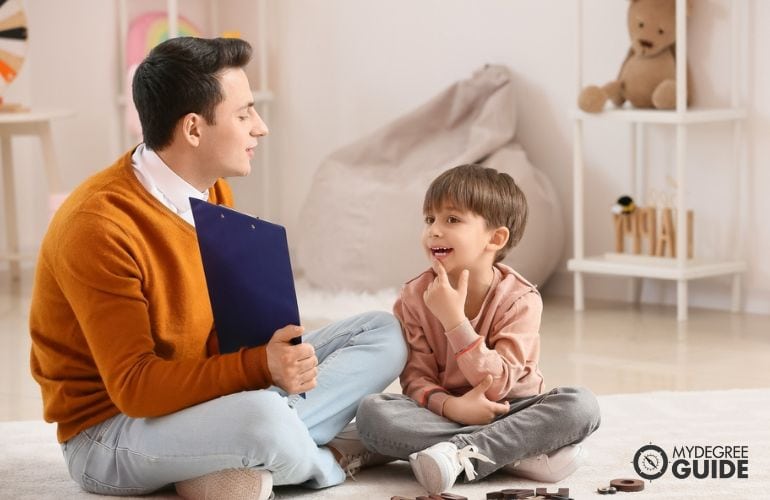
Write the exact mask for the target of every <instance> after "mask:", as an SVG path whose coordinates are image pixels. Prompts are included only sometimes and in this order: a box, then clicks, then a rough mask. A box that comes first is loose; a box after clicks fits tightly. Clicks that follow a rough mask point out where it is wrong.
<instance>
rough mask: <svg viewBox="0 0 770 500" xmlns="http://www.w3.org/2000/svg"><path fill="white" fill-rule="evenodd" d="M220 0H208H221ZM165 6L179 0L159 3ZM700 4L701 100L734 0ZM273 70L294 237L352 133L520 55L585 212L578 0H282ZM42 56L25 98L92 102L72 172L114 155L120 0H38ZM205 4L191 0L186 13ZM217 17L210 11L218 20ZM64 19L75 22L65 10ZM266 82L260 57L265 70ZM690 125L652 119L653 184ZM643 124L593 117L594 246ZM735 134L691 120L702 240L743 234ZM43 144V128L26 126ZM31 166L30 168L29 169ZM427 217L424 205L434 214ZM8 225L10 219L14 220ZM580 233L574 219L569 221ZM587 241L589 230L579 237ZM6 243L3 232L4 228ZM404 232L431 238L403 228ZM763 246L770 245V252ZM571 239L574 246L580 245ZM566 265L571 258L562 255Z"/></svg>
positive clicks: (34, 184)
mask: <svg viewBox="0 0 770 500" xmlns="http://www.w3.org/2000/svg"><path fill="white" fill-rule="evenodd" d="M180 3H181V4H182V10H183V11H185V12H187V10H189V11H190V15H191V17H197V19H194V20H196V21H198V22H200V23H201V24H206V21H207V18H206V14H205V13H206V12H207V11H206V10H205V9H204V8H203V7H201V5H200V2H199V1H197V0H189V1H183V2H180ZM204 3H205V2H204ZM156 4H157V5H159V6H162V5H163V2H156ZM695 4H696V10H695V13H694V15H693V17H692V19H691V24H690V26H691V37H690V51H691V57H690V61H691V66H692V71H693V75H694V80H695V85H696V92H697V98H696V104H698V105H724V104H727V103H728V102H729V90H728V89H729V52H728V50H727V42H728V40H729V38H728V33H727V30H728V28H729V0H699V1H698V2H695ZM748 4H749V9H750V14H751V15H750V26H749V33H748V36H749V42H748V44H749V46H748V50H747V51H746V58H747V60H748V62H749V79H748V82H747V85H746V88H745V89H744V91H745V92H744V93H745V94H746V100H747V102H748V106H749V109H750V118H749V120H748V121H747V124H746V132H747V139H748V148H747V161H748V165H749V177H750V188H751V189H750V191H751V192H750V194H749V202H750V203H751V209H752V210H751V213H752V214H753V215H752V216H751V219H750V220H749V226H750V231H749V232H748V234H747V235H746V237H745V239H744V240H745V243H746V247H747V254H748V259H749V267H750V272H749V273H748V275H747V279H746V290H747V292H748V296H747V307H748V309H749V310H752V311H758V312H763V313H770V263H768V261H767V259H763V258H762V257H764V253H765V252H766V250H767V249H769V248H770V228H769V227H768V225H767V224H763V222H762V217H761V216H760V214H762V213H768V212H769V210H768V209H769V208H770V206H769V205H770V201H768V198H769V197H768V196H767V194H768V188H770V178H769V177H770V169H768V168H767V160H766V159H767V158H768V157H770V140H768V139H770V120H769V118H768V117H769V115H770V60H768V58H767V57H766V54H765V52H764V50H763V47H767V46H770V40H768V38H770V35H768V33H767V30H766V29H763V27H766V26H768V25H770V2H766V1H764V0H748ZM268 5H269V12H268V13H267V15H268V19H269V37H270V50H269V53H270V58H271V61H270V68H271V76H270V82H271V86H272V87H273V91H274V92H275V94H276V101H275V102H274V103H273V105H272V107H271V117H270V118H271V119H270V121H269V123H268V125H269V126H270V129H271V136H270V137H269V138H268V139H267V140H266V143H267V144H269V146H270V148H271V169H272V170H271V173H272V174H273V180H274V182H275V184H274V187H276V189H277V191H276V192H274V193H273V194H274V196H273V198H274V199H275V200H278V202H277V205H276V207H275V210H274V214H273V215H274V218H276V219H278V220H279V221H280V222H283V223H284V224H286V225H287V226H288V228H289V234H290V235H291V234H292V233H293V231H296V230H298V227H299V226H298V224H297V217H298V214H299V209H300V207H301V204H302V201H303V199H304V196H305V195H306V193H307V191H308V189H309V186H310V184H311V181H312V176H313V173H314V171H315V169H316V168H317V167H318V165H319V163H320V162H321V161H322V160H323V158H324V157H325V156H326V155H328V154H329V153H330V152H332V151H334V150H335V149H336V148H338V147H340V146H342V145H345V144H347V143H349V142H351V141H353V140H355V139H356V138H358V137H360V136H362V135H364V134H366V133H368V132H370V131H372V130H374V129H376V128H378V127H379V126H381V125H383V124H385V123H387V122H388V121H390V120H392V119H394V118H396V117H398V116H400V115H401V114H403V113H405V112H407V111H409V110H411V109H413V108H414V107H415V106H417V105H419V104H420V103H422V102H424V101H425V100H426V99H428V98H430V97H431V96H433V95H434V94H436V93H437V92H438V91H440V90H441V89H443V88H445V87H446V86H448V85H449V84H451V83H452V82H454V81H456V80H458V79H462V78H467V77H469V76H470V74H471V73H472V72H473V71H474V70H475V69H476V68H478V67H479V66H481V65H483V64H485V63H488V62H490V63H502V64H506V65H508V66H509V67H511V69H512V70H513V71H514V75H515V78H516V81H515V85H516V88H517V90H518V106H519V110H520V112H519V116H520V121H519V126H518V134H519V137H518V139H519V141H520V142H521V143H522V145H523V146H524V147H525V148H526V150H527V151H528V154H529V157H530V160H531V161H532V162H533V164H535V165H536V166H538V167H539V168H541V169H542V170H543V171H545V172H546V173H547V174H548V175H549V177H550V178H551V180H552V181H553V183H554V185H555V188H556V190H557V192H558V193H559V196H560V197H561V199H562V203H563V205H564V209H565V220H566V221H567V223H568V228H570V227H571V212H572V211H571V199H572V188H571V162H572V123H571V120H570V118H569V112H570V110H571V109H572V108H573V104H574V101H575V95H576V82H575V14H576V10H575V7H574V4H573V2H565V1H563V0H476V1H470V0H417V1H415V0H390V1H387V2H386V1H377V0H268ZM220 7H221V8H220V23H219V24H220V29H228V30H229V29H236V30H241V31H242V32H243V34H244V36H245V37H246V38H247V39H249V40H251V41H252V42H254V41H255V39H254V37H255V34H256V19H255V16H256V15H257V11H256V8H255V5H254V2H250V1H249V0H228V1H227V2H220ZM626 8H627V3H626V2H619V1H617V0H585V13H586V29H585V32H586V37H585V55H586V57H587V60H586V64H585V66H584V68H583V77H584V81H585V82H586V83H589V82H590V83H593V82H596V83H603V82H605V81H608V80H610V79H611V78H613V77H614V75H615V74H616V73H617V70H618V68H619V66H620V63H621V61H622V59H623V56H624V55H625V52H626V50H627V36H626V32H625V10H626ZM27 9H28V16H29V19H30V30H31V33H30V36H31V42H30V56H29V60H28V61H27V64H26V65H25V67H24V69H23V70H22V75H21V77H20V79H19V81H17V82H15V83H14V85H13V86H12V87H11V89H10V91H9V94H8V95H7V99H8V100H11V98H10V97H11V95H15V96H19V97H18V100H22V101H26V99H29V101H26V102H31V103H32V104H33V105H35V106H38V105H39V106H44V105H50V106H54V105H55V106H65V107H72V108H74V109H76V110H77V112H78V114H77V116H76V117H74V118H71V119H68V120H67V121H66V122H65V121H62V122H61V123H60V124H58V125H57V127H56V129H55V131H54V133H55V135H56V142H57V146H58V148H59V152H60V158H61V164H62V168H63V170H64V171H65V172H66V173H67V175H66V177H65V179H66V184H67V187H69V188H71V187H73V186H74V185H76V184H77V183H78V182H80V181H81V180H82V179H83V178H85V177H86V176H87V175H88V174H90V173H91V172H94V171H96V170H98V169H99V168H102V167H103V166H104V165H106V164H108V163H109V162H110V161H111V160H113V159H114V156H115V155H116V154H117V152H118V151H119V150H120V145H119V143H118V131H119V126H118V121H117V120H118V117H117V116H116V113H117V111H116V110H117V108H116V107H115V105H114V98H115V95H116V93H117V90H116V89H117V85H118V76H117V59H116V57H117V45H116V44H117V35H116V26H117V22H116V20H115V5H114V3H113V2H106V1H104V0H68V1H67V2H50V1H46V0H28V1H27ZM186 9H187V10H186ZM201 18H202V19H201ZM62 19H67V20H68V21H67V22H66V23H62V22H61V20H62ZM249 75H250V77H251V78H252V79H253V80H255V79H256V78H257V77H258V75H257V74H256V73H255V70H254V68H253V67H252V68H250V70H249ZM671 132H672V131H671V130H670V129H666V128H663V127H659V128H654V129H651V130H649V131H648V134H647V137H648V140H649V142H650V143H651V144H652V145H653V147H652V148H651V149H650V153H649V156H648V157H649V162H650V166H651V169H650V170H651V174H650V177H649V180H648V182H649V183H650V185H656V184H657V185H661V186H663V183H664V182H665V181H664V179H665V175H666V174H667V173H673V171H674V170H673V152H672V151H673V145H674V143H673V141H672V133H671ZM628 137H629V133H628V131H627V130H624V129H623V128H622V127H621V128H619V127H617V126H614V127H610V126H603V125H595V126H591V127H590V128H589V129H588V130H587V138H588V149H587V152H586V153H587V155H586V160H587V163H588V173H587V179H586V185H587V186H588V187H589V188H590V194H591V195H590V196H588V197H587V200H588V206H587V208H586V217H587V220H588V221H593V223H592V224H590V227H589V230H588V233H587V235H586V242H587V252H588V253H599V252H603V251H605V250H606V249H608V248H610V247H611V241H612V239H611V228H610V224H609V222H608V218H609V216H608V206H609V205H610V204H611V203H612V202H613V201H614V199H615V198H617V196H618V195H619V194H622V193H624V192H625V191H627V189H628V185H629V182H630V177H629V175H628V172H627V168H625V167H624V162H625V161H626V159H627V157H628V153H627V148H626V146H627V140H628ZM730 137H731V132H730V129H729V127H727V126H725V125H709V126H699V127H693V128H691V132H690V146H691V154H690V167H689V170H688V175H689V179H691V180H692V185H691V187H690V188H689V189H688V200H689V201H690V202H691V205H692V207H693V208H694V210H695V213H696V221H697V222H696V253H698V254H699V255H703V256H711V255H714V256H724V255H727V254H728V253H729V251H730V249H731V247H732V245H733V244H734V238H732V237H731V232H730V231H731V229H732V228H733V227H734V226H735V224H736V223H737V221H736V220H735V211H734V210H733V208H732V207H733V206H734V205H735V190H734V188H733V185H734V182H733V176H732V175H731V174H732V169H733V167H732V166H731V165H730V163H729V162H730V160H731V155H730V153H731V151H732V149H731V147H732V146H731V144H730ZM26 141H27V142H29V141H31V140H26ZM22 146H23V148H20V149H26V152H25V151H22V154H26V155H27V156H28V157H29V159H30V161H29V165H25V168H24V171H23V172H20V173H19V179H18V186H19V189H20V191H22V192H23V193H25V196H24V197H23V198H21V199H20V202H19V203H20V205H22V208H23V209H25V211H26V213H27V215H26V216H25V217H26V219H25V221H24V226H23V234H22V243H23V244H24V245H25V246H27V247H30V246H34V245H35V244H36V242H37V241H38V240H39V238H40V237H41V236H42V234H43V232H44V228H45V221H46V215H45V193H44V190H43V187H42V186H41V185H40V184H39V183H40V179H41V170H40V168H39V166H38V165H35V163H39V161H40V159H39V153H37V152H36V150H35V149H34V147H32V144H22ZM17 170H19V169H17ZM258 188H259V186H258V184H257V183H256V178H255V177H252V178H251V179H246V180H239V181H238V182H236V193H237V195H238V196H239V199H238V200H237V201H239V202H240V206H241V207H243V208H244V209H246V210H249V211H252V212H254V211H256V207H258V206H259V204H258V203H257V202H258V195H257V193H258V192H259V191H258ZM418 216H419V215H418ZM0 224H1V223H0ZM569 230H570V231H571V229H569ZM567 240H568V241H571V238H568V239H567ZM0 241H2V239H0ZM402 244H413V242H403V243H402ZM763 250H764V251H765V252H763ZM571 251H572V250H571V244H570V245H568V248H565V252H564V256H565V259H566V258H567V256H569V255H570V254H571ZM562 269H563V266H562ZM624 281H625V280H623V279H619V278H611V279H609V278H608V279H600V278H589V280H588V284H589V287H588V291H589V296H597V297H617V296H618V294H619V293H620V294H622V293H623V292H624V290H625V283H624ZM570 283H571V275H570V274H569V273H567V272H566V271H561V272H559V273H557V274H556V275H555V276H554V278H553V279H552V281H551V283H550V284H549V286H548V289H549V290H550V291H551V292H552V293H570V292H571V286H570ZM674 295H675V294H674V289H673V287H672V286H671V284H668V283H660V282H650V283H649V284H648V285H646V286H645V298H646V299H647V300H650V301H667V302H672V301H673V300H674ZM691 299H692V302H693V303H694V304H696V305H697V304H700V305H705V306H713V307H726V306H727V304H728V303H729V280H727V279H710V280H704V281H696V282H691Z"/></svg>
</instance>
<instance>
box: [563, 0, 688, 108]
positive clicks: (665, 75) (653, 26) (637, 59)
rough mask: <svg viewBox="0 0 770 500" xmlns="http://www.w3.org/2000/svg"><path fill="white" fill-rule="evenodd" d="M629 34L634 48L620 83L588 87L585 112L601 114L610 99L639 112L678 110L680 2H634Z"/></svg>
mask: <svg viewBox="0 0 770 500" xmlns="http://www.w3.org/2000/svg"><path fill="white" fill-rule="evenodd" d="M689 9H690V3H689V0H688V11H689ZM628 33H629V35H630V37H631V48H630V49H629V50H628V55H627V56H626V59H625V61H623V65H622V66H621V68H620V74H619V75H618V78H617V80H613V81H611V82H609V83H607V84H606V85H604V86H602V87H598V86H596V85H591V86H588V87H585V88H584V89H583V90H582V91H581V92H580V96H579V97H578V106H579V107H580V109H582V110H583V111H586V112H589V113H598V112H600V111H602V109H604V105H605V103H606V102H607V100H608V99H609V100H611V101H612V102H613V104H615V106H622V105H623V103H624V102H626V101H629V102H630V103H631V104H632V105H633V106H634V107H637V108H656V109H674V108H675V107H676V0H630V4H629V6H628ZM687 81H688V92H687V96H688V99H687V100H688V103H689V101H690V95H691V93H690V85H689V81H690V78H689V77H688V78H687Z"/></svg>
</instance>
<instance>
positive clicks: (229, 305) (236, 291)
mask: <svg viewBox="0 0 770 500" xmlns="http://www.w3.org/2000/svg"><path fill="white" fill-rule="evenodd" d="M190 205H191V207H192V213H193V219H194V220H195V231H196V232H197V234H198V247H199V248H200V253H201V259H202V261H203V271H204V273H205V275H206V286H207V287H208V291H209V299H210V301H211V308H212V310H213V312H214V325H215V326H216V330H217V337H218V340H219V351H220V352H221V353H229V352H236V351H238V350H239V349H240V348H242V347H256V346H259V345H262V344H266V343H267V342H268V341H269V340H270V338H271V337H272V336H273V333H275V331H276V330H278V329H280V328H283V327H285V326H286V325H299V308H298V306H297V294H296V291H295V290H294V277H293V275H292V271H291V261H290V259H289V245H288V242H287V240H286V229H285V228H284V227H283V226H279V225H277V224H272V223H270V222H267V221H264V220H260V219H257V218H254V217H251V216H249V215H246V214H242V213H240V212H237V211H235V210H232V209H230V208H227V207H224V206H222V205H212V204H211V203H207V202H205V201H201V200H198V199H195V198H190ZM300 342H302V337H296V338H294V339H292V343H293V344H299V343H300Z"/></svg>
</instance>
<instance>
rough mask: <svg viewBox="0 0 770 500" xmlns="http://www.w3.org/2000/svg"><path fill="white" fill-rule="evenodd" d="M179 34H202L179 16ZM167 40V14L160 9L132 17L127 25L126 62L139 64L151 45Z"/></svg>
mask: <svg viewBox="0 0 770 500" xmlns="http://www.w3.org/2000/svg"><path fill="white" fill-rule="evenodd" d="M177 31H178V32H179V33H178V35H179V36H202V34H201V30H199V29H198V28H197V27H196V26H195V25H194V24H193V23H191V22H190V21H189V20H188V19H187V18H185V17H183V16H179V18H178V21H177ZM166 40H168V14H167V13H166V12H161V11H153V12H146V13H144V14H141V15H139V16H137V17H136V18H134V19H133V20H132V21H131V23H130V24H129V26H128V40H127V42H126V64H127V65H128V66H129V67H131V66H132V65H134V64H139V63H140V62H141V61H142V59H144V57H145V56H146V55H147V54H149V52H150V50H152V48H153V47H155V46H156V45H158V44H159V43H161V42H164V41H166Z"/></svg>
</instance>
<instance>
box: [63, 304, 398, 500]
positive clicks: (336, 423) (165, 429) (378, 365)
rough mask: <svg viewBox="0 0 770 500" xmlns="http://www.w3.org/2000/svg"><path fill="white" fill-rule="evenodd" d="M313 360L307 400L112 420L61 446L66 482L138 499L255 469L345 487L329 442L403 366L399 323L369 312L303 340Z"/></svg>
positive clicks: (270, 394) (253, 395) (258, 394)
mask: <svg viewBox="0 0 770 500" xmlns="http://www.w3.org/2000/svg"><path fill="white" fill-rule="evenodd" d="M304 341H305V342H309V343H311V344H313V347H314V348H315V352H316V356H317V358H318V363H319V364H318V385H317V386H316V388H315V389H313V390H312V391H310V392H308V393H307V399H302V398H301V397H299V396H296V395H293V396H288V397H287V396H286V394H285V393H284V392H283V391H282V390H280V389H278V388H276V387H272V388H270V389H266V390H255V391H246V392H240V393H236V394H230V395H228V396H223V397H220V398H217V399H214V400H211V401H207V402H205V403H201V404H199V405H196V406H192V407H190V408H186V409H184V410H180V411H178V412H176V413H172V414H170V415H166V416H163V417H158V418H130V417H127V416H126V415H122V414H120V415H116V416H114V417H112V418H110V419H108V420H106V421H104V422H102V423H100V424H97V425H95V426H93V427H90V428H88V429H86V430H84V431H82V432H80V433H79V434H77V435H76V436H75V437H73V438H72V439H70V440H69V441H67V442H66V443H64V444H62V449H63V452H64V459H65V461H66V463H67V467H68V468H69V472H70V476H72V478H73V479H74V480H75V481H76V482H77V483H78V484H80V486H81V487H82V488H83V489H84V490H86V491H89V492H92V493H100V494H107V495H141V494H146V493H151V492H153V491H156V490H159V489H161V488H164V487H166V486H169V485H171V484H172V483H175V482H178V481H184V480H186V479H191V478H194V477H198V476H202V475H205V474H209V473H211V472H215V471H219V470H223V469H230V468H243V467H253V468H259V469H266V470H269V471H271V472H272V473H273V483H274V484H275V485H285V484H302V485H304V486H307V487H309V488H324V487H327V486H333V485H335V484H339V483H341V482H343V481H344V480H345V473H344V472H343V470H342V469H341V468H340V466H339V465H338V464H337V462H336V460H335V459H334V456H333V455H332V453H331V452H330V451H329V449H328V448H326V447H324V446H323V445H325V444H326V443H328V442H329V441H331V439H332V438H333V437H334V436H335V435H336V434H337V433H338V432H339V431H340V430H342V428H343V427H345V425H346V424H347V423H348V422H350V420H352V418H353V416H354V415H355V413H356V409H357V408H358V404H359V402H360V401H361V399H362V398H363V397H364V396H366V395H367V394H372V393H376V392H380V391H382V390H383V389H384V388H385V387H387V386H388V384H389V383H390V382H392V381H393V380H395V378H396V377H397V376H398V374H399V373H400V372H401V369H402V368H403V366H404V363H405V362H406V346H405V344H404V341H403V337H402V335H401V328H400V326H399V324H398V322H397V321H396V320H395V318H394V317H393V316H392V315H390V314H388V313H385V312H370V313H365V314H361V315H358V316H354V317H352V318H350V319H347V320H343V321H339V322H337V323H334V324H332V325H329V326H327V327H325V328H322V329H320V330H316V331H314V332H311V333H309V334H307V335H306V336H304Z"/></svg>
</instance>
